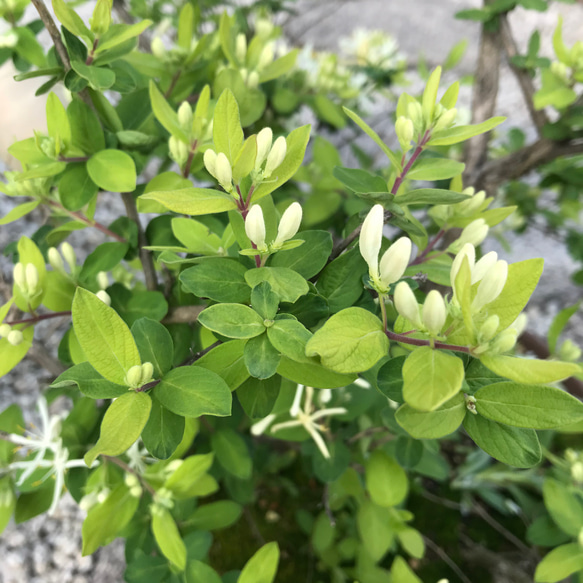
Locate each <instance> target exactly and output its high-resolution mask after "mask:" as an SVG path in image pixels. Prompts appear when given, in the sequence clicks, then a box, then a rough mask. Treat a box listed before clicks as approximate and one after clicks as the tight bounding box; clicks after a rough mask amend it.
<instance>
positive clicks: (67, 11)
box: [53, 0, 94, 41]
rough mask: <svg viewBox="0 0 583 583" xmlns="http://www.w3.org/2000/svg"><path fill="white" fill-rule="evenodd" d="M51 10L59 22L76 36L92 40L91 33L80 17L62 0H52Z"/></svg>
mask: <svg viewBox="0 0 583 583" xmlns="http://www.w3.org/2000/svg"><path fill="white" fill-rule="evenodd" d="M53 10H54V11H55V16H56V17H57V18H58V19H59V22H61V24H62V25H63V26H64V27H65V28H66V29H67V30H68V31H70V32H72V33H73V34H74V35H76V36H81V37H85V38H87V39H89V40H91V41H93V38H94V37H93V33H92V32H91V31H90V30H89V29H88V28H87V27H86V26H85V24H84V23H83V21H82V20H81V17H80V16H79V15H78V14H77V13H76V12H75V11H74V10H73V9H72V8H69V6H67V3H66V2H65V1H64V0H53Z"/></svg>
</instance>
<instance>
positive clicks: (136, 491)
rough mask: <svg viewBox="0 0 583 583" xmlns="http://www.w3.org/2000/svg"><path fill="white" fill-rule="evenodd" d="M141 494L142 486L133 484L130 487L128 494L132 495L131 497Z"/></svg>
mask: <svg viewBox="0 0 583 583" xmlns="http://www.w3.org/2000/svg"><path fill="white" fill-rule="evenodd" d="M141 495H142V487H141V486H139V485H138V486H134V487H133V488H130V496H132V498H139V497H140V496H141Z"/></svg>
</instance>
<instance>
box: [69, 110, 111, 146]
mask: <svg viewBox="0 0 583 583" xmlns="http://www.w3.org/2000/svg"><path fill="white" fill-rule="evenodd" d="M67 115H68V116H69V123H70V124H71V135H72V141H73V144H74V145H75V146H77V147H79V148H81V149H82V150H83V151H84V152H86V153H88V154H93V153H95V152H99V150H103V149H104V148H105V139H104V137H103V129H102V128H101V124H100V122H99V118H98V117H97V115H96V114H95V112H94V111H93V109H91V108H90V107H89V106H88V105H87V104H86V103H83V102H82V101H80V100H77V99H74V100H73V101H71V103H69V106H68V107H67Z"/></svg>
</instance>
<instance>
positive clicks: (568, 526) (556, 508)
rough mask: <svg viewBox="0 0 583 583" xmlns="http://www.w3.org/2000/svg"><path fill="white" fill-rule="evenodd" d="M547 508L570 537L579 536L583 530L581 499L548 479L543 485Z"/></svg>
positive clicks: (582, 504) (558, 483) (561, 485)
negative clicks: (582, 529)
mask: <svg viewBox="0 0 583 583" xmlns="http://www.w3.org/2000/svg"><path fill="white" fill-rule="evenodd" d="M543 498H544V502H545V506H546V508H547V510H548V511H549V514H550V515H551V518H552V519H553V520H554V521H555V523H556V524H557V526H558V527H559V528H560V529H561V530H562V531H563V532H566V533H567V534H568V535H571V536H573V537H576V536H579V533H580V532H581V528H583V503H582V502H581V497H580V496H578V495H577V494H576V493H575V491H573V490H572V489H570V488H568V487H567V486H566V485H565V484H562V483H561V482H558V481H557V480H553V479H552V478H546V479H545V481H544V483H543Z"/></svg>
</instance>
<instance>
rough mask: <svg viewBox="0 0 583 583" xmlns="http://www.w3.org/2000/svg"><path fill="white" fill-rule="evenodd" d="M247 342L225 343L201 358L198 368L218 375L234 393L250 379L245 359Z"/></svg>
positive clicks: (234, 341) (197, 363)
mask: <svg viewBox="0 0 583 583" xmlns="http://www.w3.org/2000/svg"><path fill="white" fill-rule="evenodd" d="M246 342H247V341H246V340H231V341H230V342H224V343H223V344H220V345H219V346H217V347H215V348H213V349H212V350H211V351H210V352H207V353H206V354H205V355H204V356H203V357H202V358H199V359H198V360H197V361H196V366H198V367H202V368H206V369H208V370H211V371H212V372H214V373H216V374H218V375H219V376H220V377H221V378H222V379H223V380H224V381H225V382H226V383H227V385H228V386H229V388H230V389H231V391H234V390H235V389H236V388H237V387H239V386H240V385H241V384H242V383H243V382H245V381H246V380H247V379H248V378H249V371H248V370H247V367H246V366H245V362H244V357H243V351H244V349H245V344H246Z"/></svg>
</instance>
